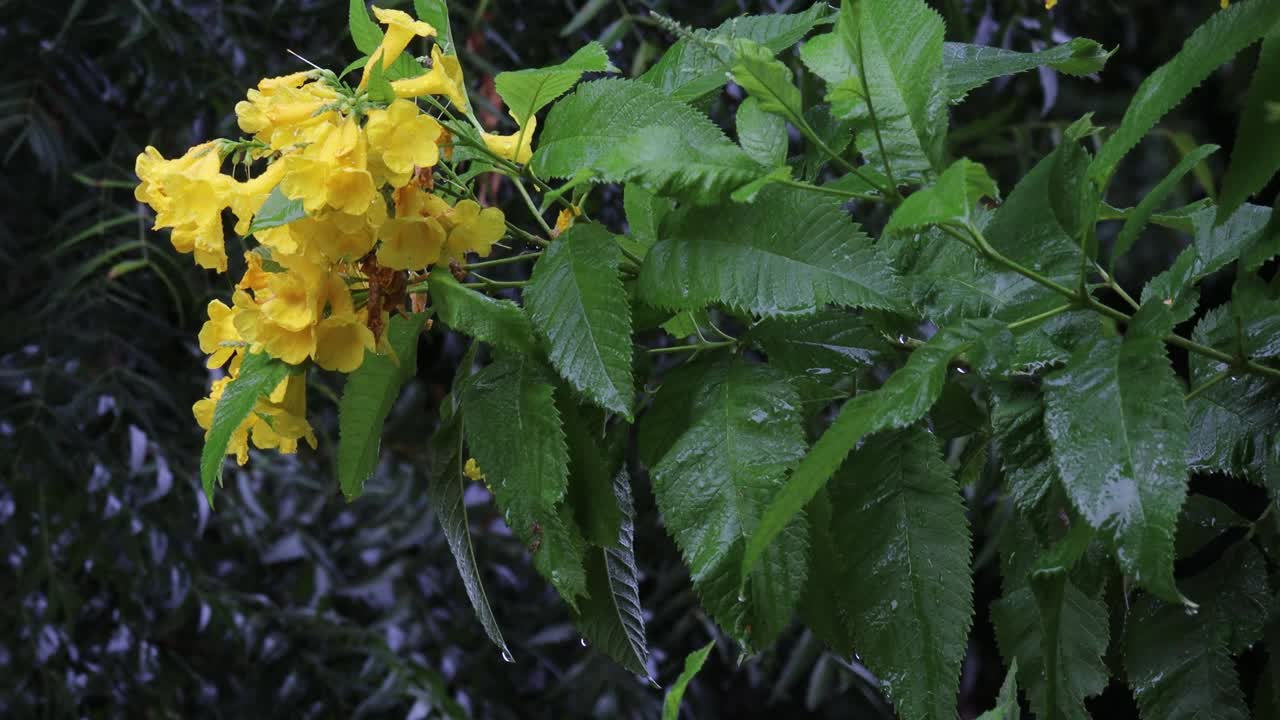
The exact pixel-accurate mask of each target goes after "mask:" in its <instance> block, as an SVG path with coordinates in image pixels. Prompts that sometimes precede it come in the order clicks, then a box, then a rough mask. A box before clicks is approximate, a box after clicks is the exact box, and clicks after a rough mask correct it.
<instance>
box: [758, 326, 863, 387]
mask: <svg viewBox="0 0 1280 720" xmlns="http://www.w3.org/2000/svg"><path fill="white" fill-rule="evenodd" d="M748 339H749V340H750V342H751V343H752V344H753V345H756V346H757V347H759V348H760V349H761V350H763V351H764V352H765V354H766V355H768V356H769V364H770V365H773V366H774V367H778V368H782V369H783V370H786V371H788V372H792V373H796V374H803V375H809V376H813V377H823V376H827V375H832V374H837V375H852V374H853V373H855V372H857V371H858V370H859V369H862V368H867V367H870V366H872V365H874V364H875V363H876V362H877V361H879V360H880V359H881V358H882V353H884V350H885V342H884V340H883V338H882V337H881V336H880V334H879V333H878V332H876V330H875V329H874V328H872V327H871V325H870V324H869V323H868V322H867V320H866V319H865V318H862V317H859V316H857V315H854V314H853V313H850V312H847V311H841V310H824V311H822V312H819V313H817V314H816V315H813V316H810V317H805V318H803V319H794V318H776V319H772V320H764V321H762V322H760V323H759V324H757V325H756V326H755V327H753V328H751V332H750V333H749V335H748Z"/></svg>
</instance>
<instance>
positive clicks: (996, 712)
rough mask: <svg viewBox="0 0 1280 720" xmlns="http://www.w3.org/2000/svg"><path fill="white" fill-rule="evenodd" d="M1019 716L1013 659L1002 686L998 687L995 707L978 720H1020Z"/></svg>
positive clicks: (1016, 680) (1016, 661)
mask: <svg viewBox="0 0 1280 720" xmlns="http://www.w3.org/2000/svg"><path fill="white" fill-rule="evenodd" d="M1021 714H1022V710H1021V708H1019V707H1018V659H1017V658H1014V660H1013V662H1012V663H1010V665H1009V672H1008V673H1007V674H1005V676H1004V684H1003V685H1001V686H1000V696H999V697H997V698H996V706H995V707H993V708H991V709H990V710H988V711H986V712H984V713H982V714H981V715H979V716H978V720H1020V718H1021Z"/></svg>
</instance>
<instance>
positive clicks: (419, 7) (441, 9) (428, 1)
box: [361, 0, 457, 55]
mask: <svg viewBox="0 0 1280 720" xmlns="http://www.w3.org/2000/svg"><path fill="white" fill-rule="evenodd" d="M413 10H414V12H416V13H417V14H418V19H419V20H422V21H423V22H425V23H427V24H428V25H430V26H431V27H433V28H435V29H436V33H437V35H436V44H437V45H439V46H440V49H441V50H443V51H444V53H445V54H446V55H456V54H457V52H456V51H455V50H454V46H453V27H452V24H451V23H450V22H449V3H448V2H446V0H413ZM361 50H364V49H363V48H361ZM365 52H373V51H372V50H366V51H365Z"/></svg>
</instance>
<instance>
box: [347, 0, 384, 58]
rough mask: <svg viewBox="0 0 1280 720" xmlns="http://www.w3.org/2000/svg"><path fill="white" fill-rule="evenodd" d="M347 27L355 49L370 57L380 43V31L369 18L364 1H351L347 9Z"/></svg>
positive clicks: (376, 24)
mask: <svg viewBox="0 0 1280 720" xmlns="http://www.w3.org/2000/svg"><path fill="white" fill-rule="evenodd" d="M347 27H349V28H350V30H351V40H352V41H354V42H355V44H356V48H357V49H358V50H359V51H360V52H362V53H364V54H365V55H370V54H372V53H373V51H374V50H377V49H378V45H380V44H381V43H382V29H381V28H379V27H378V23H376V22H374V21H373V18H371V17H369V8H367V7H365V4H364V0H351V2H350V3H348V7H347Z"/></svg>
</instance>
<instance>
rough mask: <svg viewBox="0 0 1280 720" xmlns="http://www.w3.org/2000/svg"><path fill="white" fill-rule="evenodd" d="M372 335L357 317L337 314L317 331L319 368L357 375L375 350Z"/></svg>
mask: <svg viewBox="0 0 1280 720" xmlns="http://www.w3.org/2000/svg"><path fill="white" fill-rule="evenodd" d="M376 347H377V346H376V344H375V342H374V339H373V332H372V331H370V330H369V328H368V327H366V326H365V324H364V323H363V322H361V321H360V318H359V317H358V316H357V315H356V314H355V313H342V314H339V313H334V314H332V315H330V316H329V317H327V318H325V319H324V320H322V321H320V324H319V326H317V327H316V352H315V359H316V364H317V365H319V366H320V367H322V368H324V369H325V370H336V371H338V372H344V373H349V372H354V371H355V370H356V369H357V368H359V367H360V365H361V364H363V363H364V353H365V350H374V349H375V348H376Z"/></svg>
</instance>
